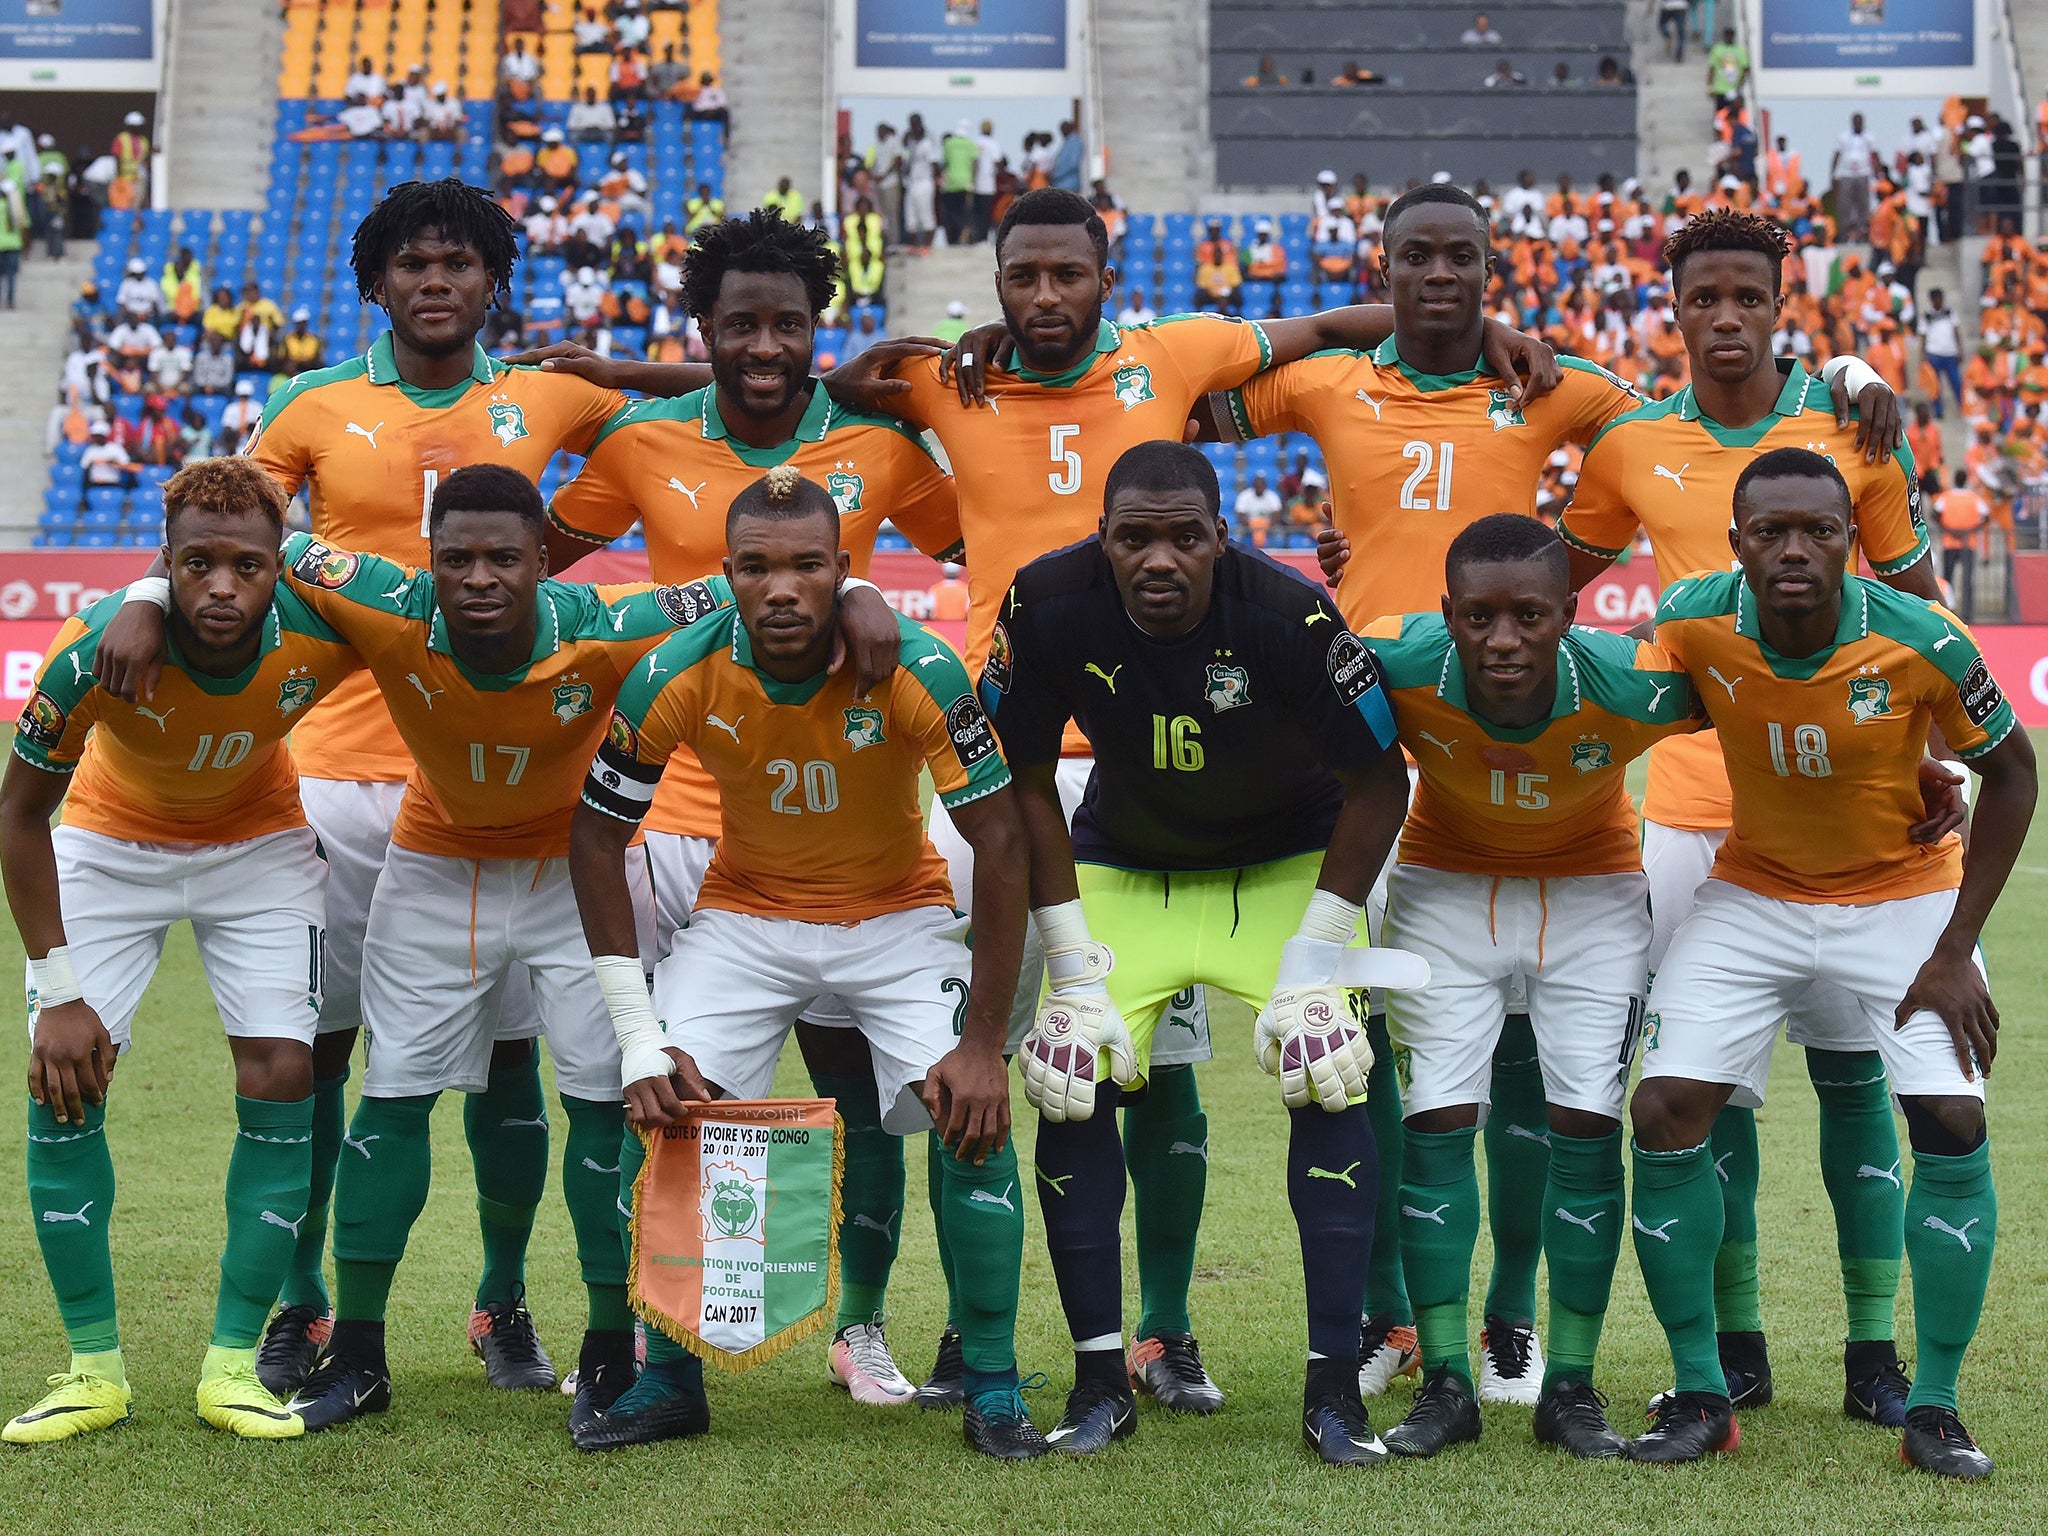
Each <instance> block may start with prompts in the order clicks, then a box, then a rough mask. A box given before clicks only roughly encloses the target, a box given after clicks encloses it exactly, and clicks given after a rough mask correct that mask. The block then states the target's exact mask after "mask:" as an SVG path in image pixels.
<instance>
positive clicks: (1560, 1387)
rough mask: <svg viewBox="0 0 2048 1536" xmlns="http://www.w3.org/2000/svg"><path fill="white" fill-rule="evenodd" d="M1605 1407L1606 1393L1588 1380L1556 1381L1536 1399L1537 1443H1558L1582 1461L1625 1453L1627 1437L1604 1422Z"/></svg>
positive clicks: (1600, 1459)
mask: <svg viewBox="0 0 2048 1536" xmlns="http://www.w3.org/2000/svg"><path fill="white" fill-rule="evenodd" d="M1606 1409H1607V1399H1606V1397H1605V1396H1603V1395H1602V1394H1601V1393H1600V1392H1598V1391H1597V1390H1595V1389H1594V1387H1593V1385H1592V1383H1591V1382H1585V1381H1561V1382H1559V1383H1558V1384H1557V1385H1556V1386H1554V1387H1552V1388H1551V1389H1550V1390H1549V1391H1547V1392H1545V1393H1544V1394H1543V1396H1542V1397H1541V1398H1540V1399H1539V1400H1538V1401H1537V1404H1536V1419H1535V1423H1534V1426H1533V1428H1534V1431H1535V1435H1536V1441H1537V1444H1539V1445H1555V1446H1561V1447H1562V1448H1563V1449H1565V1450H1567V1451H1570V1452H1571V1453H1572V1455H1574V1456H1577V1457H1578V1458H1579V1459H1580V1460H1582V1461H1612V1460H1614V1459H1615V1458H1616V1457H1619V1456H1626V1455H1627V1454H1628V1441H1627V1440H1625V1439H1623V1438H1622V1436H1621V1435H1619V1434H1617V1433H1616V1432H1615V1429H1614V1426H1613V1425H1612V1424H1609V1423H1608V1422H1607V1412H1606Z"/></svg>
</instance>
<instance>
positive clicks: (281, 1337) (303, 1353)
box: [256, 1306, 334, 1399]
mask: <svg viewBox="0 0 2048 1536" xmlns="http://www.w3.org/2000/svg"><path fill="white" fill-rule="evenodd" d="M333 1332H334V1314H333V1313H332V1312H323V1311H321V1310H320V1309H319V1308H318V1307H304V1306H300V1307H279V1308H278V1309H277V1316H275V1317H273V1318H272V1319H271V1320H270V1326H269V1327H268V1328H266V1329H264V1330H263V1342H262V1343H261V1344H259V1345H257V1347H256V1379H257V1380H258V1381H260V1382H262V1383H263V1386H264V1390H266V1391H267V1392H269V1393H270V1394H271V1395H272V1396H273V1397H276V1398H279V1399H283V1398H288V1397H290V1396H291V1395H292V1394H293V1393H294V1392H296V1391H298V1390H299V1388H300V1386H301V1385H303V1384H304V1382H305V1380H306V1378H307V1377H308V1376H310V1375H312V1374H313V1367H314V1366H316V1365H318V1364H319V1363H320V1351H322V1350H323V1349H325V1348H326V1347H327V1340H328V1338H329V1337H330V1336H331V1335H332V1334H333Z"/></svg>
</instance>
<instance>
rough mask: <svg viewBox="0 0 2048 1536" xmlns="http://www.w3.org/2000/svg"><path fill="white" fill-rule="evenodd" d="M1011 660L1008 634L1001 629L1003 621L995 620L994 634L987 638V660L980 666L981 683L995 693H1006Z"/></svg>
mask: <svg viewBox="0 0 2048 1536" xmlns="http://www.w3.org/2000/svg"><path fill="white" fill-rule="evenodd" d="M1012 660H1013V658H1012V654H1011V651H1010V632H1009V630H1007V629H1005V628H1004V627H1003V621H1002V620H1001V619H997V620H996V627H995V632H994V633H993V634H991V635H990V636H989V637H988V660H987V661H986V662H984V663H983V664H982V668H981V680H982V682H984V683H986V684H987V685H988V686H989V687H991V688H993V689H995V691H996V692H997V693H1008V692H1009V691H1010V668H1011V665H1012Z"/></svg>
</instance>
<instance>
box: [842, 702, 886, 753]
mask: <svg viewBox="0 0 2048 1536" xmlns="http://www.w3.org/2000/svg"><path fill="white" fill-rule="evenodd" d="M846 739H847V741H848V742H850V743H851V744H852V746H853V750H854V751H856V752H858V751H859V750H860V749H861V748H862V747H879V746H880V745H881V744H882V743H883V742H885V741H887V740H888V739H889V738H888V737H886V736H884V735H883V734H882V712H881V711H880V710H879V709H869V708H868V707H867V706H866V705H864V704H849V705H848V706H847V708H846Z"/></svg>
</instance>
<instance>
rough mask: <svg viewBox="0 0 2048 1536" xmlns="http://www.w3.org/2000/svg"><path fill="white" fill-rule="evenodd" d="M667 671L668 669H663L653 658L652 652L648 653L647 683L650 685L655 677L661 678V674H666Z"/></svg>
mask: <svg viewBox="0 0 2048 1536" xmlns="http://www.w3.org/2000/svg"><path fill="white" fill-rule="evenodd" d="M667 670H668V668H667V667H664V666H663V665H662V664H661V663H660V662H659V661H657V660H656V659H655V657H654V654H653V652H651V651H650V652H649V653H648V656H647V681H649V682H650V683H651V682H653V681H654V680H655V679H656V678H657V677H659V676H661V674H662V673H664V672H666V671H667Z"/></svg>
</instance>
